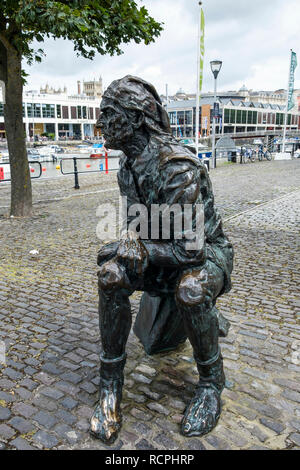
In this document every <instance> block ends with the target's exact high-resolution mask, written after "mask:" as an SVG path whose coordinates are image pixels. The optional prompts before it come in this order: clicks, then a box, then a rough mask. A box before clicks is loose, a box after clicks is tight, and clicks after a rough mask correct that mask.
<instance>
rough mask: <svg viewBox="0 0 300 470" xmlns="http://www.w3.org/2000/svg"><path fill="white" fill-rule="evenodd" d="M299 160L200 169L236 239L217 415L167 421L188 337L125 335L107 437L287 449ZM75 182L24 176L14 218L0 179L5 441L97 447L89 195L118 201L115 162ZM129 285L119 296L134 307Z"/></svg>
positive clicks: (298, 348)
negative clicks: (27, 209)
mask: <svg viewBox="0 0 300 470" xmlns="http://www.w3.org/2000/svg"><path fill="white" fill-rule="evenodd" d="M299 164H300V162H299V161H296V160H294V161H282V162H281V161H279V162H271V163H269V162H262V163H255V164H253V165H225V166H223V167H221V168H218V169H217V170H214V171H212V172H211V178H212V181H213V186H214V190H215V195H216V204H217V206H218V207H219V209H220V211H221V214H222V216H223V217H224V218H225V219H226V221H225V229H226V232H227V233H228V235H229V237H230V239H231V240H232V242H233V244H234V247H235V267H234V273H233V289H232V291H231V292H230V293H229V294H227V295H226V296H223V297H222V298H221V299H220V300H219V302H218V306H219V307H220V309H221V310H222V312H223V313H224V314H225V316H226V317H227V318H228V319H229V320H230V321H231V325H232V326H231V329H230V333H229V335H228V337H227V338H225V339H222V341H221V346H222V353H223V356H224V359H225V360H224V364H225V371H226V377H227V388H226V389H225V390H224V392H223V395H222V399H223V412H222V415H221V418H220V421H219V424H218V425H217V427H216V428H215V429H214V430H213V431H212V432H211V433H210V434H208V435H207V436H204V437H202V438H196V437H195V438H189V439H188V438H184V437H183V436H181V435H180V434H179V423H180V421H181V418H182V413H183V410H184V408H185V406H186V404H187V402H188V401H189V400H190V398H191V397H192V394H193V388H194V385H195V384H196V383H197V375H196V368H195V366H194V363H193V361H192V359H191V357H192V353H191V348H190V346H189V344H188V343H186V344H185V345H183V346H181V348H180V349H178V350H177V351H175V352H172V353H168V354H161V355H157V356H153V357H149V356H147V355H146V354H145V352H144V351H143V348H142V347H141V345H140V344H139V342H138V340H137V339H136V337H135V336H134V335H133V334H131V335H130V337H129V343H128V350H127V352H128V361H127V365H126V370H125V373H126V381H125V386H124V399H123V415H124V423H123V427H122V431H121V433H120V437H119V439H118V440H117V441H116V443H115V444H114V445H113V446H112V447H110V448H113V449H124V450H125V449H149V450H150V449H168V450H170V449H183V450H197V449H200V450H201V449H203V450H204V449H286V448H288V449H300V384H299V372H300V325H299V306H300V302H299V298H298V299H297V288H298V287H299V258H298V259H297V249H298V253H299V246H297V243H298V245H299V233H298V231H297V230H298V227H299V226H298V227H297V220H296V215H295V214H296V211H298V212H299V203H300V190H299V186H298V187H297V184H298V185H299ZM297 180H298V182H297ZM80 184H81V189H80V190H79V191H77V192H76V191H75V190H74V189H72V186H73V180H72V179H71V178H68V177H66V179H64V180H63V181H62V180H61V179H60V180H52V181H50V180H49V181H44V182H43V183H41V182H34V184H33V189H34V198H35V202H36V205H35V211H34V212H35V213H34V216H33V217H32V218H31V219H27V220H20V219H10V218H7V217H6V215H5V213H6V208H5V206H8V204H9V187H8V186H7V185H3V186H0V206H1V208H0V214H1V213H2V217H1V218H0V240H1V245H0V260H1V262H0V301H1V304H0V340H2V341H5V344H6V365H3V364H2V365H1V364H0V444H1V442H3V443H5V444H6V446H7V448H11V449H14V448H17V449H34V448H39V449H106V448H107V447H106V446H105V445H104V444H102V443H101V442H99V441H97V440H95V439H93V438H91V437H90V436H89V434H88V432H87V430H88V421H89V418H90V416H91V413H92V409H93V406H94V404H95V402H96V400H97V384H98V352H99V333H98V319H97V289H96V270H97V267H96V265H95V260H96V252H97V250H98V248H99V246H100V242H99V240H97V238H96V233H95V229H96V224H97V217H96V207H97V205H98V204H100V203H101V202H104V201H105V202H107V201H111V202H114V201H116V200H117V198H118V191H117V186H116V175H115V173H112V174H110V175H108V176H107V175H102V176H101V178H100V177H99V176H98V175H97V176H94V175H89V176H85V177H82V178H80ZM75 195H76V196H77V197H74V196H75ZM55 198H56V200H55ZM38 201H39V202H38ZM241 212H242V213H241ZM298 223H299V222H298ZM33 249H37V250H38V251H39V255H37V256H35V257H32V256H31V255H30V253H29V252H30V250H33ZM297 268H298V270H297ZM139 297H140V293H136V294H134V295H133V296H132V298H131V301H132V307H133V312H135V313H136V310H137V307H138V301H139ZM297 307H298V310H297ZM0 346H1V343H0Z"/></svg>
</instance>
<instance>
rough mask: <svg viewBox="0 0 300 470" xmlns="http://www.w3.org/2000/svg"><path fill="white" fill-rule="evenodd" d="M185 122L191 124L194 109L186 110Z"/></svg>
mask: <svg viewBox="0 0 300 470" xmlns="http://www.w3.org/2000/svg"><path fill="white" fill-rule="evenodd" d="M184 123H185V124H186V125H191V124H192V111H191V110H190V111H185V113H184Z"/></svg>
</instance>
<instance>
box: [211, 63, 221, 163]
mask: <svg viewBox="0 0 300 470" xmlns="http://www.w3.org/2000/svg"><path fill="white" fill-rule="evenodd" d="M221 67H222V61H221V60H212V61H211V62H210V68H211V71H212V73H213V76H214V79H215V80H214V112H213V136H212V164H213V168H216V166H217V159H216V116H215V103H216V101H217V78H218V75H219V72H220V70H221Z"/></svg>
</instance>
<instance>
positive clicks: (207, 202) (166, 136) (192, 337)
mask: <svg viewBox="0 0 300 470" xmlns="http://www.w3.org/2000/svg"><path fill="white" fill-rule="evenodd" d="M97 126H98V127H100V128H101V130H102V133H103V135H104V137H105V139H106V146H107V147H108V148H111V149H120V150H122V151H123V154H124V155H123V157H122V158H121V161H120V169H119V172H118V182H119V187H120V192H121V195H122V196H126V197H127V204H128V207H130V206H131V205H133V204H143V205H144V206H145V207H146V208H148V209H149V211H150V210H151V205H154V204H157V205H161V204H166V205H169V206H171V205H174V204H179V206H180V207H182V208H184V206H185V205H191V206H192V208H193V211H192V213H193V217H194V212H195V211H194V209H195V207H196V205H197V204H198V205H202V207H203V213H204V219H203V220H204V225H203V236H202V243H201V244H200V246H198V248H197V249H192V250H189V249H187V244H186V243H187V238H188V237H187V234H186V233H185V231H184V229H183V233H182V237H179V238H176V237H175V236H174V233H171V235H170V238H169V239H165V238H164V237H161V231H159V237H158V238H157V237H155V238H153V237H152V238H151V229H149V235H148V239H142V238H139V237H137V236H133V235H132V234H131V232H130V231H129V232H128V233H127V236H126V237H125V238H122V239H121V240H120V241H119V242H113V243H109V244H107V245H104V246H103V247H102V249H100V251H99V254H98V265H99V266H100V270H99V272H98V279H99V322H100V334H101V342H102V351H101V355H100V361H101V366H100V390H99V392H100V397H99V403H98V405H97V407H96V409H95V411H94V414H93V416H92V419H91V429H90V431H91V433H92V435H94V436H95V437H97V438H99V439H101V440H102V441H104V442H105V443H108V444H110V443H112V442H114V440H115V439H116V437H117V435H118V432H119V430H120V428H121V421H122V417H121V411H120V403H121V398H122V387H123V370H124V366H125V361H126V352H125V349H126V342H127V339H128V335H129V332H130V329H131V323H132V320H131V318H132V316H131V309H130V302H129V296H130V295H131V294H132V293H133V292H134V291H136V290H138V291H143V292H144V294H143V297H142V300H141V304H140V311H139V313H138V315H137V319H136V323H135V326H134V331H135V333H136V335H137V336H138V337H139V338H140V340H141V341H142V343H143V345H144V347H145V350H146V352H147V353H148V354H153V353H158V352H160V351H166V350H171V349H174V348H175V347H176V346H178V345H179V344H180V343H182V342H184V341H185V340H186V339H187V338H188V339H189V341H190V343H191V345H192V348H193V353H194V358H195V361H196V365H197V368H198V371H199V383H198V385H197V387H196V390H195V396H194V398H193V399H192V401H191V403H190V404H189V406H188V407H187V409H186V411H185V414H184V417H183V420H182V425H181V432H182V434H183V435H185V436H201V435H203V434H206V433H208V432H209V431H211V430H212V429H213V428H214V426H215V425H216V423H217V421H218V419H219V416H220V411H221V404H220V402H221V400H220V396H221V392H222V390H223V388H224V384H225V376H224V371H223V361H222V356H221V352H220V348H219V345H218V337H219V336H220V335H223V336H225V335H226V334H227V331H228V328H229V323H228V321H227V320H226V319H225V318H224V317H223V316H222V315H221V314H220V313H219V312H218V310H217V308H216V306H215V303H216V299H217V297H219V296H220V295H222V294H223V293H226V292H228V291H229V290H230V287H231V284H230V274H231V271H232V263H233V249H232V245H231V244H230V242H229V241H228V239H227V238H226V236H225V234H224V232H223V229H222V221H221V217H220V215H219V214H218V211H217V210H216V208H215V206H214V197H213V192H212V186H211V182H210V178H209V176H208V172H207V169H206V167H205V165H204V164H203V163H202V162H201V161H200V160H199V158H198V156H197V155H195V154H194V153H193V152H192V151H191V150H190V149H187V148H186V147H184V146H182V145H181V144H180V143H178V142H177V141H176V139H175V138H174V137H173V136H172V134H171V131H170V124H169V119H168V115H167V113H166V111H165V109H164V108H163V107H162V104H161V100H160V98H159V96H158V94H157V92H156V90H155V89H154V87H153V86H152V85H151V84H149V83H147V82H146V81H144V80H142V79H140V78H137V77H133V76H126V77H124V78H122V79H120V80H116V81H114V82H112V83H111V85H110V86H109V87H108V89H107V90H106V91H105V93H104V96H103V99H102V102H101V107H100V116H99V120H98V122H97ZM133 219H134V217H132V216H131V217H128V220H127V225H128V226H129V225H130V223H131V222H132V220H133ZM173 222H174V220H173ZM193 227H195V224H194V220H193Z"/></svg>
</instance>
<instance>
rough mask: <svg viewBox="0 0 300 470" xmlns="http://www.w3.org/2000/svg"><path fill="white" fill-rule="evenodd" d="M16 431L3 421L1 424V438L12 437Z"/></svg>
mask: <svg viewBox="0 0 300 470" xmlns="http://www.w3.org/2000/svg"><path fill="white" fill-rule="evenodd" d="M15 433H16V431H15V430H14V429H12V428H11V427H10V426H7V425H6V424H4V423H2V424H0V438H1V439H10V438H11V437H13V436H14V435H15Z"/></svg>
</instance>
